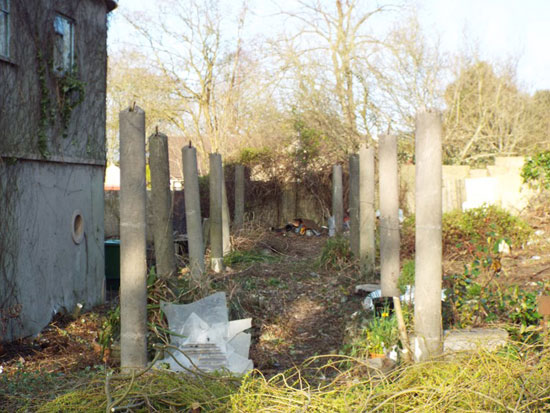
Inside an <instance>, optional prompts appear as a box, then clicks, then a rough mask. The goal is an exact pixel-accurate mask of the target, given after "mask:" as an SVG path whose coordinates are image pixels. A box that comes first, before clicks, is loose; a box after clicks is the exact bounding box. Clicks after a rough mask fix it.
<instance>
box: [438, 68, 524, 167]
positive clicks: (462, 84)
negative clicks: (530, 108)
mask: <svg viewBox="0 0 550 413" xmlns="http://www.w3.org/2000/svg"><path fill="white" fill-rule="evenodd" d="M445 100H446V102H447V112H446V114H445V128H446V136H445V152H446V153H445V156H446V158H447V161H448V162H453V163H486V162H487V161H488V160H489V159H490V158H491V157H493V156H495V155H500V156H510V155H518V154H521V152H522V147H523V146H524V144H525V142H526V141H527V140H528V136H527V135H528V127H527V124H528V112H527V110H526V109H527V105H528V103H529V96H528V95H527V94H526V93H524V92H521V91H520V90H519V88H518V87H517V85H516V81H515V68H514V66H512V65H507V66H503V67H501V68H500V73H496V72H495V70H494V68H493V65H491V64H489V63H487V62H483V61H473V62H466V63H465V64H462V65H460V66H459V73H458V76H457V78H456V80H455V81H454V82H452V83H451V84H450V85H449V86H448V87H447V89H446V91H445Z"/></svg>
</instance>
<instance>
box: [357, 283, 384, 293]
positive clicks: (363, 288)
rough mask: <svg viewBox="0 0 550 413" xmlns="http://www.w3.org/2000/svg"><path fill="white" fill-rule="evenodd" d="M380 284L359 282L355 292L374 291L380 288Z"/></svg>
mask: <svg viewBox="0 0 550 413" xmlns="http://www.w3.org/2000/svg"><path fill="white" fill-rule="evenodd" d="M379 289H380V284H359V285H356V286H355V294H363V293H367V294H368V293H372V292H373V291H376V290H379Z"/></svg>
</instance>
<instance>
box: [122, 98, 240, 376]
mask: <svg viewBox="0 0 550 413" xmlns="http://www.w3.org/2000/svg"><path fill="white" fill-rule="evenodd" d="M119 120H120V167H121V168H120V169H121V176H120V278H121V282H120V301H121V306H120V307H121V314H120V317H121V338H120V345H121V367H122V369H123V370H128V371H129V370H133V369H137V368H143V367H144V366H145V365H146V363H147V340H146V337H147V325H146V321H147V310H146V309H147V262H146V238H145V231H146V206H145V205H146V182H145V164H146V154H145V112H144V111H143V110H142V109H141V108H139V107H137V106H136V107H133V108H129V109H126V110H124V111H122V112H121V113H120V117H119ZM182 158H183V175H184V183H185V185H184V191H185V215H186V223H187V237H188V239H187V243H188V249H189V268H190V273H191V278H192V280H193V281H194V282H195V283H196V284H197V285H202V284H203V282H204V280H203V277H202V275H203V274H204V272H205V261H204V239H203V221H202V216H201V207H200V192H199V179H198V176H199V175H198V168H197V152H196V149H195V148H194V147H192V146H191V145H189V146H185V147H184V148H182ZM149 168H150V172H151V192H152V199H153V202H152V208H153V241H154V244H155V260H156V272H157V275H158V276H159V277H160V278H163V279H165V280H169V279H170V277H171V276H172V275H174V274H175V272H176V270H177V268H176V260H175V251H174V236H173V226H172V211H171V205H172V202H171V193H170V171H169V162H168V141H167V136H166V135H164V134H162V133H159V132H158V131H157V133H155V134H153V135H152V136H151V137H150V138H149ZM209 190H210V217H209V228H210V233H209V238H210V250H211V266H212V269H213V270H214V271H216V272H219V271H221V270H222V269H223V257H224V255H225V254H227V253H228V252H230V250H231V246H230V234H229V207H228V204H227V194H226V192H225V183H224V176H223V168H222V159H221V155H220V154H218V153H213V154H210V181H209ZM243 221H244V167H243V166H242V165H237V166H236V167H235V217H234V228H235V229H240V228H241V227H242V225H243Z"/></svg>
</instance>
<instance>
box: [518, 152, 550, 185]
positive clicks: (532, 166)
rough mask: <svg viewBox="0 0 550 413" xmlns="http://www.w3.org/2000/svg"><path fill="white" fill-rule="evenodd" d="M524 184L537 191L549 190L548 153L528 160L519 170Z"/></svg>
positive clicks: (549, 170)
mask: <svg viewBox="0 0 550 413" xmlns="http://www.w3.org/2000/svg"><path fill="white" fill-rule="evenodd" d="M521 177H522V178H523V182H524V183H528V184H529V185H530V186H532V187H535V188H539V189H542V188H544V189H550V151H545V152H539V153H538V154H536V155H535V156H533V157H531V158H528V159H527V160H526V162H525V164H524V165H523V169H522V170H521Z"/></svg>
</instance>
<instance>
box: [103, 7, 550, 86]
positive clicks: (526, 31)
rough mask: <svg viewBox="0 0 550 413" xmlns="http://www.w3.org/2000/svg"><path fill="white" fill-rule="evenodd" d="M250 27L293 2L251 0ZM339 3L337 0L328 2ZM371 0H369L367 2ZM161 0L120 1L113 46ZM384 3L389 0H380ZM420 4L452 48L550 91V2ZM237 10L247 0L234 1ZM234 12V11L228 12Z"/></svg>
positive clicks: (123, 42) (128, 37)
mask: <svg viewBox="0 0 550 413" xmlns="http://www.w3.org/2000/svg"><path fill="white" fill-rule="evenodd" d="M250 1H251V9H253V10H256V13H255V15H253V16H250V20H249V23H250V25H249V30H250V31H251V32H252V34H253V35H255V34H258V35H261V34H263V35H265V36H269V31H267V30H269V26H270V25H269V24H265V23H264V22H265V21H267V20H268V19H269V18H270V17H269V16H270V15H271V14H272V11H273V10H274V9H275V8H276V6H281V7H285V8H286V7H292V6H293V5H295V4H296V2H295V1H293V0H271V1H269V0H250ZM327 1H334V0H327ZM361 1H367V0H361ZM155 3H157V1H154V2H152V1H150V0H119V6H118V9H116V10H115V11H114V12H113V13H112V16H111V19H110V26H109V50H110V51H111V52H113V51H116V50H120V49H123V48H125V47H127V46H128V45H129V44H135V38H134V37H133V36H132V31H131V28H130V26H129V25H128V23H127V22H126V21H125V19H124V18H122V16H121V13H122V12H123V11H124V10H138V11H144V12H146V11H147V10H148V9H149V8H151V7H154V4H155ZM378 3H381V4H384V3H388V2H386V1H379V2H378ZM403 3H405V4H408V5H414V4H416V7H417V10H418V15H419V19H420V23H421V25H422V27H423V29H424V30H425V32H426V33H427V34H429V35H431V36H438V37H439V39H440V41H441V46H442V48H443V50H444V51H446V52H450V53H453V52H457V51H460V50H463V49H464V47H465V46H464V44H465V38H466V39H468V40H469V44H477V45H478V49H479V53H480V56H481V58H485V59H489V60H491V61H506V60H507V59H510V58H519V60H518V66H517V69H518V72H517V74H518V81H519V83H520V85H521V86H522V87H523V89H524V90H526V91H529V92H533V91H535V90H539V89H550V0H409V1H405V0H403ZM229 4H230V6H229V7H231V6H232V5H233V4H235V6H236V7H235V9H234V10H233V11H236V9H237V8H238V6H239V5H240V4H241V0H231V3H229ZM227 11H228V12H231V11H232V10H227Z"/></svg>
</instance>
